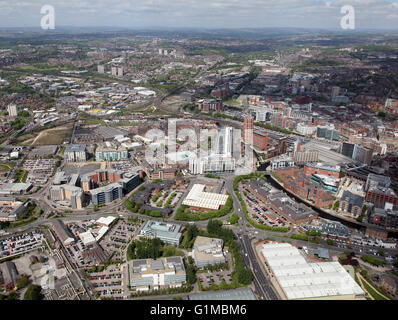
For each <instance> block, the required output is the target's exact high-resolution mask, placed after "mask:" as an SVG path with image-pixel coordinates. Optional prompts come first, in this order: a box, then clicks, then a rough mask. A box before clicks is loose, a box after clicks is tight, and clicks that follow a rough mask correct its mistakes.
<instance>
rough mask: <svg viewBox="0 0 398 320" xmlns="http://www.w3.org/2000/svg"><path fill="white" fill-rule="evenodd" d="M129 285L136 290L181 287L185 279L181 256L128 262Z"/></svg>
mask: <svg viewBox="0 0 398 320" xmlns="http://www.w3.org/2000/svg"><path fill="white" fill-rule="evenodd" d="M129 269H130V272H129V274H130V285H131V287H132V288H133V289H136V290H137V291H148V290H151V289H154V290H157V289H159V288H160V287H174V288H177V287H181V286H182V285H183V284H184V283H185V282H186V280H187V275H186V272H185V267H184V262H183V260H182V257H168V258H160V259H157V260H152V259H139V260H132V261H130V262H129Z"/></svg>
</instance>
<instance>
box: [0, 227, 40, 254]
mask: <svg viewBox="0 0 398 320" xmlns="http://www.w3.org/2000/svg"><path fill="white" fill-rule="evenodd" d="M43 240H44V234H43V233H42V232H41V231H40V230H33V231H30V232H27V233H24V234H20V235H15V236H11V237H8V238H5V239H1V240H0V258H6V257H10V256H15V255H18V254H24V253H26V252H28V251H31V250H35V249H38V248H40V247H42V246H43V244H42V241H43Z"/></svg>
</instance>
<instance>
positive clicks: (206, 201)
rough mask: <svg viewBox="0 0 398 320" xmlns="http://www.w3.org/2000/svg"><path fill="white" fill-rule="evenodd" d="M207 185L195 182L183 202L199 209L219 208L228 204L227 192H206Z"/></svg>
mask: <svg viewBox="0 0 398 320" xmlns="http://www.w3.org/2000/svg"><path fill="white" fill-rule="evenodd" d="M205 187H206V186H205V185H203V184H194V185H193V187H192V189H191V191H189V193H188V195H187V196H186V198H185V200H184V201H183V202H182V204H183V205H186V206H188V207H191V208H194V209H198V210H218V209H220V207H222V206H224V205H225V204H226V202H227V200H228V195H227V194H218V193H212V192H204V189H205Z"/></svg>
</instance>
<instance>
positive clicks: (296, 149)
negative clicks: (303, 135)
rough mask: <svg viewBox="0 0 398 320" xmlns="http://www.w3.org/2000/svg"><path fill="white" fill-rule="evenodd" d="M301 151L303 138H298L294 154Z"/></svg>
mask: <svg viewBox="0 0 398 320" xmlns="http://www.w3.org/2000/svg"><path fill="white" fill-rule="evenodd" d="M300 151H301V140H300V139H297V140H296V141H295V142H294V154H296V153H297V152H300Z"/></svg>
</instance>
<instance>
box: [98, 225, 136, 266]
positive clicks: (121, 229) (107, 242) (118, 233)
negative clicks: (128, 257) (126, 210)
mask: <svg viewBox="0 0 398 320" xmlns="http://www.w3.org/2000/svg"><path fill="white" fill-rule="evenodd" d="M136 228H137V227H136V226H134V225H133V224H130V223H128V222H126V221H124V220H119V221H118V222H117V223H116V225H115V226H114V227H113V228H112V230H109V231H108V233H107V234H106V235H105V236H104V237H103V238H102V239H101V240H100V244H101V246H102V248H104V250H106V251H108V252H110V253H112V254H113V260H121V256H120V253H121V250H122V248H124V247H125V246H126V245H127V243H128V241H129V239H130V238H131V237H133V236H134V232H135V231H136V230H137V229H136Z"/></svg>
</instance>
